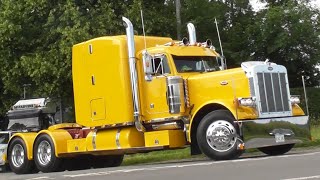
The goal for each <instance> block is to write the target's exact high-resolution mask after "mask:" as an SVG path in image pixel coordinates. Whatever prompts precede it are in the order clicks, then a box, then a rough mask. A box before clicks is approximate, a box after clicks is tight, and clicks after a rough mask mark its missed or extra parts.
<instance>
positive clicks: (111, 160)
mask: <svg viewBox="0 0 320 180" xmlns="http://www.w3.org/2000/svg"><path fill="white" fill-rule="evenodd" d="M33 158H34V160H29V159H28V156H27V148H26V144H25V142H24V141H23V140H22V139H21V138H19V137H16V138H15V139H13V140H12V141H11V143H10V145H9V149H8V161H9V165H10V168H11V169H12V171H13V172H15V173H17V174H29V173H35V172H38V171H39V170H40V171H42V172H45V173H46V172H57V171H62V170H65V169H67V170H79V169H88V168H90V167H93V168H103V167H115V166H120V164H121V163H122V161H123V155H108V156H107V155H105V156H93V155H84V156H81V157H74V158H69V159H63V158H59V157H57V156H56V154H55V146H54V143H53V141H52V139H51V137H50V136H49V135H47V134H41V135H40V136H39V137H38V138H37V139H36V140H35V143H34V149H33ZM66 165H70V166H66Z"/></svg>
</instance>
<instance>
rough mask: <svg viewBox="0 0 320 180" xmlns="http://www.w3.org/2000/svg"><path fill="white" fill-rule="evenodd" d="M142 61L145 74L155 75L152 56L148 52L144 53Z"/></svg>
mask: <svg viewBox="0 0 320 180" xmlns="http://www.w3.org/2000/svg"><path fill="white" fill-rule="evenodd" d="M142 59H143V69H144V73H145V74H146V75H151V74H152V73H153V67H152V56H151V55H150V54H149V53H148V52H147V51H144V52H143V54H142Z"/></svg>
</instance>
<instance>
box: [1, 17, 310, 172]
mask: <svg viewBox="0 0 320 180" xmlns="http://www.w3.org/2000/svg"><path fill="white" fill-rule="evenodd" d="M122 20H123V22H124V25H125V27H126V35H119V36H106V37H99V38H95V39H91V40H88V41H86V42H82V43H79V44H76V45H74V46H73V49H72V76H73V88H74V105H75V118H76V122H75V123H61V124H57V125H52V126H50V127H49V128H48V129H45V130H41V131H38V132H21V133H15V134H14V135H13V136H12V137H11V139H10V141H9V145H8V152H7V153H8V158H7V160H8V162H9V164H10V167H11V169H12V170H13V171H14V172H15V173H17V174H23V173H30V172H35V171H37V170H40V171H42V172H54V171H59V170H62V169H61V168H62V167H63V164H64V163H65V162H67V161H70V160H71V161H72V160H78V161H77V162H78V163H77V164H83V165H88V166H92V167H109V166H119V165H120V164H121V162H122V160H123V157H124V155H125V154H132V153H138V152H149V151H154V150H164V149H176V148H184V147H186V145H190V147H191V148H190V149H191V153H192V154H199V153H204V154H205V155H206V156H208V157H209V158H211V159H214V160H222V159H233V158H237V157H238V156H240V155H241V153H242V152H243V150H245V149H248V148H258V149H259V150H261V151H262V152H264V153H266V154H269V155H276V154H283V153H286V152H288V151H289V150H290V149H291V148H292V147H293V146H294V144H296V143H300V142H303V141H307V140H309V139H310V131H309V119H308V116H306V115H305V114H304V112H303V111H302V109H301V108H300V107H299V105H298V104H299V99H298V98H297V97H296V96H291V94H290V91H289V84H288V75H287V70H286V68H285V67H284V66H281V65H277V64H275V63H271V62H267V61H266V62H259V61H255V62H243V63H242V65H241V67H239V68H234V69H228V70H226V69H225V65H224V60H223V58H222V57H221V56H220V55H219V54H218V53H217V52H216V51H215V49H214V47H213V46H212V44H211V43H210V41H206V42H203V43H200V42H197V40H196V32H195V28H194V26H193V24H191V23H190V24H188V32H189V40H188V39H184V40H183V41H174V40H172V39H171V38H169V37H153V36H145V37H144V36H135V35H134V33H133V31H134V30H133V26H132V23H131V22H130V20H129V19H127V18H125V17H123V19H122Z"/></svg>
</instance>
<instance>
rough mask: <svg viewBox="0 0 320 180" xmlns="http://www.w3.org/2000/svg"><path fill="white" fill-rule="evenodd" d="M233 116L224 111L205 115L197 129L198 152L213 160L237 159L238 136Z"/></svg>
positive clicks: (238, 154) (238, 153) (238, 152)
mask: <svg viewBox="0 0 320 180" xmlns="http://www.w3.org/2000/svg"><path fill="white" fill-rule="evenodd" d="M234 121H235V119H234V117H233V115H232V114H231V113H230V112H229V111H226V110H216V111H213V112H210V113H209V114H207V115H206V116H205V117H204V118H203V119H202V120H201V122H200V124H199V126H198V129H197V141H198V145H199V148H200V150H201V151H202V152H203V153H204V154H205V155H206V156H208V157H209V158H211V159H214V160H225V159H234V158H238V157H239V156H240V155H241V151H240V150H238V147H237V146H238V144H239V142H238V134H237V129H236V127H235V126H234Z"/></svg>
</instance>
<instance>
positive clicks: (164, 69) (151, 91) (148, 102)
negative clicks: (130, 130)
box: [140, 54, 171, 120]
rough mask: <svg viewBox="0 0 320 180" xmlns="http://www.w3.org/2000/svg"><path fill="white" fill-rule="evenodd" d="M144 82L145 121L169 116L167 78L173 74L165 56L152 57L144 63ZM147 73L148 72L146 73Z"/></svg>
mask: <svg viewBox="0 0 320 180" xmlns="http://www.w3.org/2000/svg"><path fill="white" fill-rule="evenodd" d="M144 66H145V67H144V70H145V73H144V76H145V77H144V80H142V90H141V91H142V94H141V96H140V99H141V100H142V103H141V104H142V113H143V116H144V119H145V120H150V119H156V118H161V117H167V116H169V107H168V102H167V82H166V81H167V76H168V75H170V74H171V71H170V68H169V65H168V59H167V56H166V55H165V54H156V55H151V56H150V59H149V61H146V62H144ZM146 71H147V72H146Z"/></svg>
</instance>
